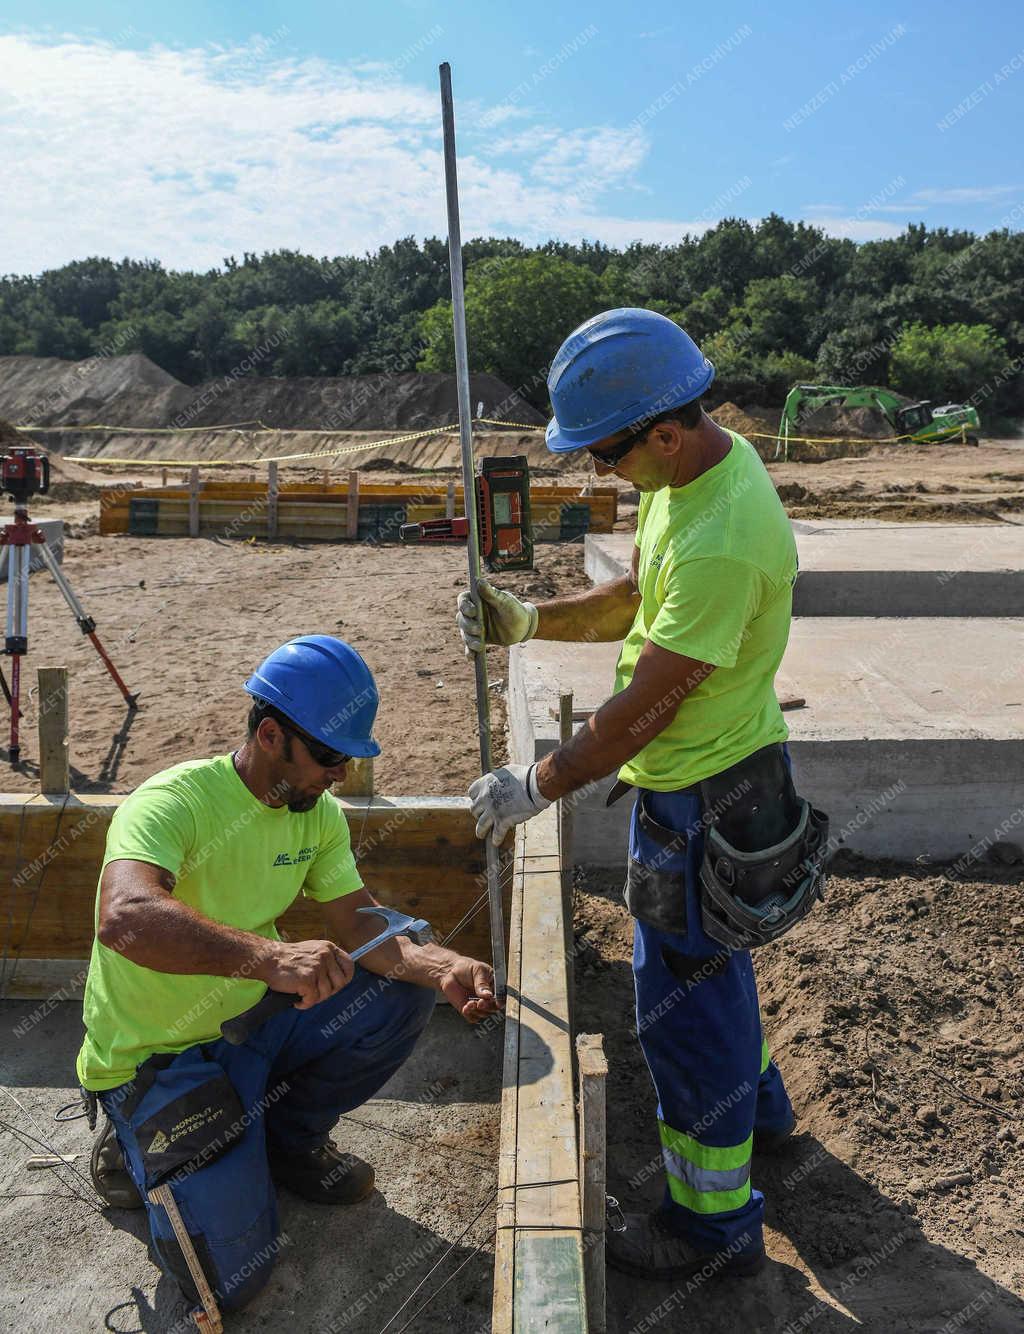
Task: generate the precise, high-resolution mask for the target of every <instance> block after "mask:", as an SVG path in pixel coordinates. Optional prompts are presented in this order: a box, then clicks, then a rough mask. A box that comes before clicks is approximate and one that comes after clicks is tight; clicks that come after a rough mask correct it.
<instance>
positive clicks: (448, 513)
mask: <svg viewBox="0 0 1024 1334" xmlns="http://www.w3.org/2000/svg"><path fill="white" fill-rule="evenodd" d="M444 517H445V518H446V519H454V518H455V483H454V482H449V483H448V492H447V494H446V496H445V501H444Z"/></svg>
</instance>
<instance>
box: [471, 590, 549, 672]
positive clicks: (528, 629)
mask: <svg viewBox="0 0 1024 1334" xmlns="http://www.w3.org/2000/svg"><path fill="white" fill-rule="evenodd" d="M477 588H478V589H479V590H480V601H481V602H482V603H483V604H484V625H483V632H481V629H480V614H479V611H478V609H477V605H476V603H475V602H474V600H473V595H472V594H471V593H470V592H468V591H467V592H465V593H460V594H459V610H458V614H457V615H456V617H455V624H456V625H457V626H458V627H459V633H460V634H461V635H462V643H463V645H464V646H465V649H466V657H467V658H468V657H469V656H470V654H472V653H479V652H480V650H481V649H482V648H483V647H484V644H485V642H486V643H488V644H503V645H505V647H506V648H507V647H508V645H509V644H521V643H522V642H523V640H524V639H532V638H533V636H534V635H535V634H536V633H537V621H538V619H539V613H538V611H537V608H536V607H535V606H534V605H533V603H532V602H521V601H520V600H519V598H517V597H516V596H515V595H514V594H513V593H506V592H505V591H504V590H503V589H501V588H495V587H494V585H493V584H489V583H488V582H487V580H486V579H481V580H480V582H479V583H478V584H477Z"/></svg>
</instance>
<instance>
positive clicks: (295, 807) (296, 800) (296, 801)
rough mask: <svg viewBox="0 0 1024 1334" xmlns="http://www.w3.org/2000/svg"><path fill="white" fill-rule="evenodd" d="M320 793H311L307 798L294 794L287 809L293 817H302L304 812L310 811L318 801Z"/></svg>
mask: <svg viewBox="0 0 1024 1334" xmlns="http://www.w3.org/2000/svg"><path fill="white" fill-rule="evenodd" d="M320 795H321V794H320V793H319V792H313V793H311V794H310V795H308V796H305V797H303V796H299V795H298V794H296V795H295V796H294V797H292V798H291V800H290V801H289V802H288V809H289V810H290V811H291V813H292V814H293V815H304V814H305V813H306V811H311V810H312V809H313V807H314V806H315V805H316V804H317V802H318V801H319V800H320Z"/></svg>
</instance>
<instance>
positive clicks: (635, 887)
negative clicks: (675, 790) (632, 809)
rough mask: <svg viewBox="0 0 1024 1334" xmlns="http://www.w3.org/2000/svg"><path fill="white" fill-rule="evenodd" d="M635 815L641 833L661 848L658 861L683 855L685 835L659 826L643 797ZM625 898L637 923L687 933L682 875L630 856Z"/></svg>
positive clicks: (683, 879)
mask: <svg viewBox="0 0 1024 1334" xmlns="http://www.w3.org/2000/svg"><path fill="white" fill-rule="evenodd" d="M636 814H637V821H638V823H639V825H640V828H641V829H642V830H643V832H644V834H646V835H647V837H648V838H650V839H651V840H652V841H653V842H655V843H657V844H658V846H659V847H660V848H661V854H660V858H661V860H663V861H665V862H667V861H668V860H669V858H670V857H672V856H682V855H684V854H685V852H686V844H687V841H688V839H687V835H686V834H685V833H680V832H679V831H678V830H676V829H669V827H668V826H667V825H663V824H659V823H658V821H657V820H655V818H654V817H653V816H652V815H651V813H650V812H649V811H648V809H647V803H646V797H645V795H644V794H641V795H640V797H639V799H638V802H637V812H636ZM624 898H625V900H626V907H627V908H628V909H629V912H630V916H632V917H635V918H636V919H637V921H639V922H646V923H647V925H648V926H653V927H656V928H657V929H658V930H659V931H671V932H676V933H678V934H679V935H685V934H686V874H685V872H683V871H667V870H664V869H662V868H661V867H659V866H651V865H649V864H647V863H645V862H638V861H636V860H635V859H634V858H633V857H630V859H629V863H628V865H627V867H626V888H625V891H624Z"/></svg>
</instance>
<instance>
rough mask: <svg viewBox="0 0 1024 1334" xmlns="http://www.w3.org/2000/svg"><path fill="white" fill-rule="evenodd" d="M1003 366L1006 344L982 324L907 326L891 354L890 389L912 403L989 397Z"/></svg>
mask: <svg viewBox="0 0 1024 1334" xmlns="http://www.w3.org/2000/svg"><path fill="white" fill-rule="evenodd" d="M1008 362H1009V358H1008V356H1007V352H1006V343H1005V342H1004V340H1003V339H1002V338H1000V337H999V335H998V334H997V333H996V332H995V330H994V329H992V328H991V327H990V326H989V325H987V324H951V325H945V326H940V327H938V328H932V329H929V328H928V327H927V326H926V325H924V324H911V325H908V326H907V328H905V329H904V330H903V331H902V333H901V334H900V337H899V341H898V342H897V343H896V345H895V346H894V347H893V350H892V359H891V378H892V385H893V388H894V389H898V390H900V392H901V393H904V394H908V395H910V396H911V397H912V398H927V399H931V400H932V402H934V403H945V402H946V401H948V400H950V399H952V400H955V401H957V402H963V401H964V400H965V399H968V398H971V397H972V396H974V395H978V394H981V395H982V396H983V397H988V396H989V395H990V394H991V393H992V387H993V382H994V381H995V380H996V379H997V378H998V377H1000V376H1002V375H1003V374H1004V373H1005V372H1007V370H1008ZM1011 374H1012V372H1011Z"/></svg>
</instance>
